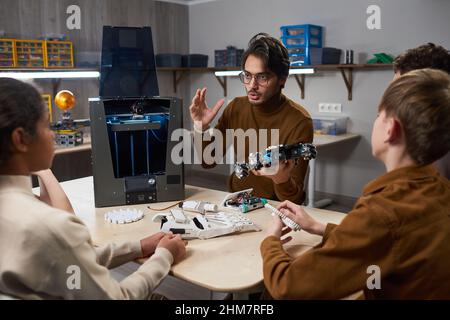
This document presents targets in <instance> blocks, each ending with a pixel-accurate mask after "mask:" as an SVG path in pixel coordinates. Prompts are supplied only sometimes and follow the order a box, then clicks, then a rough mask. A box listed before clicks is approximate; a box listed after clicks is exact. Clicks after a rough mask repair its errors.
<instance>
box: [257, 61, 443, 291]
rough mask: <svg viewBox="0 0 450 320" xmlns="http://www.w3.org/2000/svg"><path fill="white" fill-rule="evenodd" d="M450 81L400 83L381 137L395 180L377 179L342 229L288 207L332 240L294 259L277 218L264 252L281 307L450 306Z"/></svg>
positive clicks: (378, 144)
mask: <svg viewBox="0 0 450 320" xmlns="http://www.w3.org/2000/svg"><path fill="white" fill-rule="evenodd" d="M449 128H450V77H449V76H448V75H447V74H446V73H444V72H442V71H438V70H431V69H423V70H416V71H412V72H409V73H407V74H405V75H403V76H401V77H400V78H399V79H397V80H396V81H394V82H393V83H391V85H390V86H389V87H388V88H387V90H386V92H385V93H384V96H383V98H382V100H381V103H380V106H379V114H378V117H377V119H376V120H375V123H374V127H373V131H372V153H373V155H374V156H375V157H376V158H378V159H380V160H381V161H382V162H383V163H384V164H385V166H386V171H387V173H386V174H384V175H383V176H381V177H378V178H376V179H375V180H373V181H371V182H370V183H369V184H367V185H366V187H365V188H364V190H363V195H362V196H361V197H360V198H359V199H358V201H357V203H356V205H355V207H354V208H353V210H352V211H351V212H350V213H349V214H348V215H347V216H346V217H345V218H344V220H343V221H342V223H341V224H340V225H333V224H331V223H329V224H326V225H325V224H322V223H320V222H318V221H315V220H314V219H313V218H312V217H310V216H309V215H308V214H307V213H306V212H305V211H304V210H303V209H302V208H301V207H299V206H297V205H295V204H293V203H291V202H289V201H285V202H283V203H281V204H280V206H279V207H278V209H279V210H281V211H282V212H283V213H284V214H286V215H287V216H288V217H290V218H291V219H293V220H295V221H296V222H297V223H298V224H299V225H300V226H301V227H302V228H303V230H304V231H306V232H309V233H313V234H318V235H322V236H323V240H322V242H321V243H320V244H319V245H318V246H316V247H314V248H313V249H311V250H309V251H308V252H306V253H305V254H303V255H302V256H300V257H297V258H293V257H291V256H289V255H288V254H287V253H286V251H285V250H284V249H283V247H282V244H283V243H285V242H286V241H288V240H289V238H286V239H283V240H281V237H282V236H284V235H285V234H287V233H288V232H289V231H290V230H289V229H287V228H285V227H284V225H283V224H282V222H281V220H280V219H279V218H278V217H274V220H273V223H272V225H271V226H270V228H269V236H268V237H267V238H266V239H265V240H264V241H263V242H262V244H261V254H262V258H263V271H264V284H265V286H266V288H267V290H268V292H269V293H270V294H271V295H272V296H273V297H274V298H276V299H338V298H343V297H346V296H348V295H350V294H353V293H355V292H357V291H360V290H364V294H365V297H366V298H367V299H450V245H449V244H450V182H449V181H448V180H447V179H445V178H443V177H441V176H440V175H439V174H438V173H437V171H436V169H435V168H434V167H433V166H432V165H430V164H432V163H433V162H434V161H436V160H437V159H439V158H440V157H442V156H443V155H444V154H446V153H447V152H448V151H449V149H450V130H449Z"/></svg>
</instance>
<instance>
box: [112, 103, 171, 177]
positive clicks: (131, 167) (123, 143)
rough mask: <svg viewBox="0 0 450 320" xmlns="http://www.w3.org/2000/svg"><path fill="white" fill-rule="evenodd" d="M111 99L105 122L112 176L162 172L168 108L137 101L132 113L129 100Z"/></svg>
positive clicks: (164, 161) (164, 162) (164, 160)
mask: <svg viewBox="0 0 450 320" xmlns="http://www.w3.org/2000/svg"><path fill="white" fill-rule="evenodd" d="M111 102H113V103H114V108H110V109H109V108H108V106H107V105H106V114H107V115H106V124H107V128H108V137H109V145H110V149H111V157H112V160H113V168H114V176H115V178H123V177H134V176H140V175H162V174H165V172H166V151H167V136H168V124H169V117H170V113H169V109H168V108H167V107H165V106H161V105H156V106H155V105H152V104H146V103H141V104H140V106H139V108H140V110H138V113H133V112H130V110H131V107H130V105H133V103H132V102H131V101H130V100H125V101H121V102H118V101H111ZM118 104H119V105H118ZM121 104H122V105H121ZM127 110H128V113H120V112H124V111H127ZM108 111H109V112H108ZM135 111H136V110H135Z"/></svg>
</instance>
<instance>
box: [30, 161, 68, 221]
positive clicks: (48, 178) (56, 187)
mask: <svg viewBox="0 0 450 320" xmlns="http://www.w3.org/2000/svg"><path fill="white" fill-rule="evenodd" d="M33 174H34V175H36V176H37V177H38V181H39V188H40V196H39V199H40V200H41V201H43V202H45V203H47V204H48V205H50V206H52V207H54V208H56V209H60V210H64V211H66V212H70V213H75V212H74V210H73V207H72V204H71V203H70V201H69V198H67V195H66V194H65V192H64V190H63V189H62V188H61V186H60V184H59V182H58V180H57V179H56V177H55V176H54V174H53V172H52V171H51V170H50V169H47V170H42V171H38V172H35V173H33Z"/></svg>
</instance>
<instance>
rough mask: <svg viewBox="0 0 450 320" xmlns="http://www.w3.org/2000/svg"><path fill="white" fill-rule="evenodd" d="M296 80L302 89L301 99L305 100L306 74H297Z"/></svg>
mask: <svg viewBox="0 0 450 320" xmlns="http://www.w3.org/2000/svg"><path fill="white" fill-rule="evenodd" d="M294 77H295V80H296V81H297V84H298V86H299V87H300V92H301V97H302V99H305V78H306V77H305V75H304V74H300V75H298V74H295V75H294Z"/></svg>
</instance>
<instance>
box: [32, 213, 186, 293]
mask: <svg viewBox="0 0 450 320" xmlns="http://www.w3.org/2000/svg"><path fill="white" fill-rule="evenodd" d="M56 219H58V220H60V221H59V222H58V223H53V224H52V225H51V226H49V227H51V230H50V231H48V232H47V234H52V235H53V240H50V241H48V243H46V244H44V245H45V247H46V248H42V250H39V251H40V252H42V255H40V256H39V257H37V258H36V259H39V261H41V263H42V265H43V266H45V267H40V263H39V262H37V263H35V264H33V268H35V267H36V268H37V269H39V270H40V269H42V270H43V272H45V274H46V276H45V277H44V278H42V279H36V281H37V282H36V285H38V286H39V288H38V289H39V291H40V292H51V293H52V296H58V297H62V298H64V299H147V298H148V297H149V296H150V294H151V293H152V291H153V290H154V289H155V288H156V287H157V286H158V284H159V283H160V282H161V280H162V279H163V278H164V277H166V276H167V274H168V273H169V271H170V267H171V265H172V264H173V263H177V262H178V261H180V260H181V259H183V258H184V256H185V252H186V251H185V244H184V242H183V241H182V240H181V238H179V236H178V237H176V236H173V235H165V236H164V237H163V238H162V239H161V241H160V242H159V243H158V246H157V248H156V250H155V252H154V253H153V254H152V256H151V257H150V258H149V259H148V260H147V261H145V263H144V264H142V265H141V266H140V267H139V269H138V270H136V271H135V272H133V273H132V274H131V275H129V276H127V277H126V278H125V279H123V280H122V281H120V282H118V281H116V280H115V279H113V278H112V277H111V274H110V272H109V270H108V269H107V268H105V267H104V266H102V265H100V264H99V263H98V262H97V259H98V258H97V253H96V252H95V250H94V247H93V245H92V242H91V238H90V235H89V231H88V229H87V228H86V226H84V224H83V223H82V222H81V221H80V220H79V219H78V218H77V217H76V216H75V215H60V216H58V217H56ZM44 245H43V247H44ZM78 280H79V281H78ZM77 285H79V286H78V287H77Z"/></svg>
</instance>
